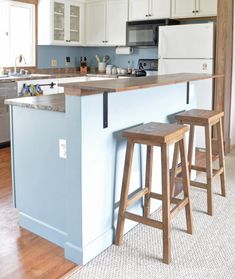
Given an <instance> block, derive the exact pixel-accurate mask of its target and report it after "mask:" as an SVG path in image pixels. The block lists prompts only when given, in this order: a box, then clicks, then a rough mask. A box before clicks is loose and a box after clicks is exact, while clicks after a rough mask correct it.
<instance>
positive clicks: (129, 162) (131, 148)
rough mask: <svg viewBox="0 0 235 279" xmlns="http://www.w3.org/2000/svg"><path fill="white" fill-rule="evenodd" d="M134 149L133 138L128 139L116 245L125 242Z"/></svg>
mask: <svg viewBox="0 0 235 279" xmlns="http://www.w3.org/2000/svg"><path fill="white" fill-rule="evenodd" d="M133 151H134V143H133V142H132V141H131V140H128V141H127V150H126V158H125V165H124V174H123V181H122V192H121V199H120V205H119V213H118V222H117V231H116V239H115V244H116V245H121V244H122V243H123V230H124V223H125V211H126V208H127V200H128V191H129V186H130V177H131V166H132V159H133Z"/></svg>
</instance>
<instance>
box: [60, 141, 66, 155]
mask: <svg viewBox="0 0 235 279" xmlns="http://www.w3.org/2000/svg"><path fill="white" fill-rule="evenodd" d="M59 154H60V155H59V156H60V158H62V159H66V158H67V146H66V140H65V139H59Z"/></svg>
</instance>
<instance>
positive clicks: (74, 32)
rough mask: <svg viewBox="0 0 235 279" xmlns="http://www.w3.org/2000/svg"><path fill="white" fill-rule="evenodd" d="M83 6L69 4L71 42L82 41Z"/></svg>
mask: <svg viewBox="0 0 235 279" xmlns="http://www.w3.org/2000/svg"><path fill="white" fill-rule="evenodd" d="M80 19H81V7H80V6H77V5H69V41H70V42H71V43H79V42H80V22H81V20H80Z"/></svg>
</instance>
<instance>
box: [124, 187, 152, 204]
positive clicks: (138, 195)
mask: <svg viewBox="0 0 235 279" xmlns="http://www.w3.org/2000/svg"><path fill="white" fill-rule="evenodd" d="M147 193H148V188H144V189H142V190H140V191H139V192H137V193H136V194H135V195H134V196H133V197H132V198H130V199H129V200H128V201H127V207H128V206H130V205H132V204H133V203H135V202H136V201H138V200H139V199H141V198H142V197H143V196H145V195H146V194H147Z"/></svg>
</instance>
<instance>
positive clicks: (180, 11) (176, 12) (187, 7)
mask: <svg viewBox="0 0 235 279" xmlns="http://www.w3.org/2000/svg"><path fill="white" fill-rule="evenodd" d="M216 14H217V0H172V17H173V18H190V17H205V16H216Z"/></svg>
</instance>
